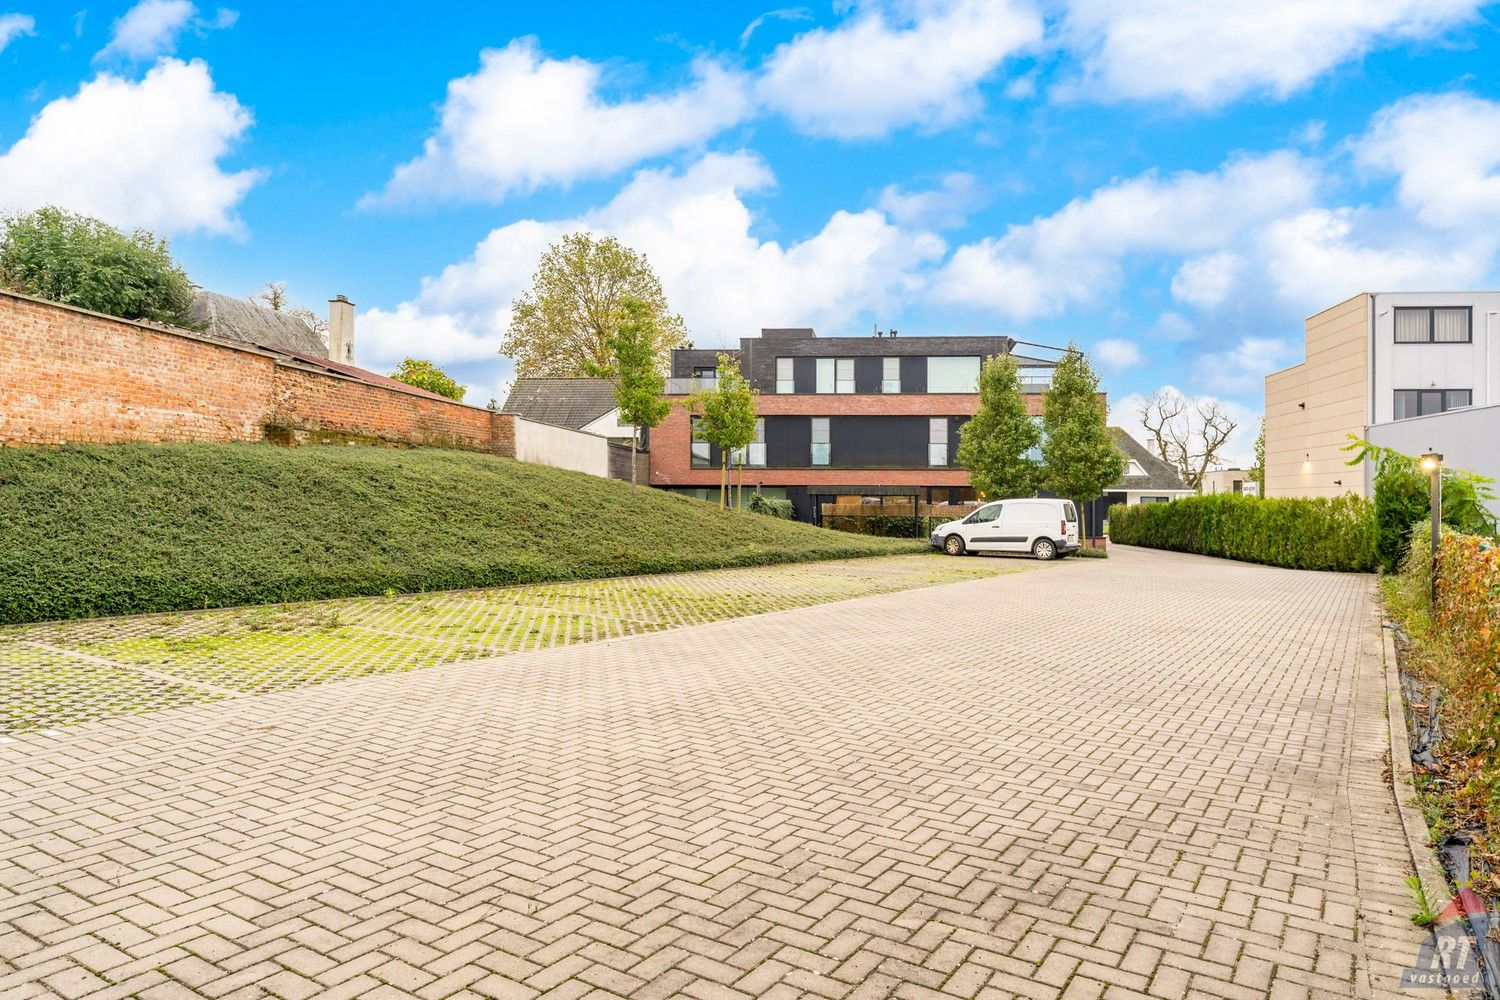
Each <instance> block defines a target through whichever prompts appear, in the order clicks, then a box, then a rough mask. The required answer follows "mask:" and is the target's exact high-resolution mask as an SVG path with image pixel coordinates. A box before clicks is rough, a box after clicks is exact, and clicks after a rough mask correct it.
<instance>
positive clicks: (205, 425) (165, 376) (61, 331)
mask: <svg viewBox="0 0 1500 1000" xmlns="http://www.w3.org/2000/svg"><path fill="white" fill-rule="evenodd" d="M274 368H275V362H274V361H273V360H272V358H271V357H270V356H269V355H267V354H264V353H260V352H256V351H250V350H237V349H235V348H232V347H220V346H217V345H215V344H212V343H209V342H207V341H204V340H199V339H195V338H193V337H190V336H183V335H178V334H171V333H165V332H161V331H158V330H156V329H153V328H152V327H149V326H147V325H145V324H141V323H129V322H125V321H123V320H118V319H112V318H110V317H107V316H99V315H96V314H94V313H89V312H85V311H83V310H79V309H69V308H66V307H63V306H58V305H55V304H53V303H49V302H41V301H38V300H36V299H30V298H26V297H24V296H17V295H12V294H10V293H7V292H3V291H0V446H3V445H23V444H66V443H70V442H72V443H97V444H111V443H116V442H122V441H148V442H159V441H253V440H257V439H258V438H259V437H260V436H261V423H262V421H263V419H264V417H265V406H266V399H267V397H268V396H269V394H270V388H271V378H272V371H273V369H274Z"/></svg>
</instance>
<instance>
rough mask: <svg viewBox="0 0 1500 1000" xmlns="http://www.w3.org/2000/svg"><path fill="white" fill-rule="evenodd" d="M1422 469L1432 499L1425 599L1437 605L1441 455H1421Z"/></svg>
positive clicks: (1441, 482)
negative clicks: (1428, 583) (1428, 582)
mask: <svg viewBox="0 0 1500 1000" xmlns="http://www.w3.org/2000/svg"><path fill="white" fill-rule="evenodd" d="M1422 471H1423V472H1425V473H1427V475H1428V476H1429V477H1431V480H1432V485H1431V490H1432V499H1431V503H1430V506H1431V507H1432V573H1431V576H1432V587H1431V592H1430V593H1429V594H1428V595H1427V599H1428V601H1429V602H1430V604H1431V606H1433V607H1436V606H1437V581H1438V545H1439V543H1440V542H1441V540H1442V537H1443V456H1442V455H1439V454H1438V453H1437V452H1435V451H1429V452H1428V453H1427V454H1425V455H1423V456H1422Z"/></svg>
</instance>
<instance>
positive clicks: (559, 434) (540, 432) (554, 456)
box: [515, 417, 609, 477]
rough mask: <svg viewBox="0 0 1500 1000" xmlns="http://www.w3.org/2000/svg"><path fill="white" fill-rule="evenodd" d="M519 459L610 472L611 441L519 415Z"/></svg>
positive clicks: (598, 473) (593, 472) (596, 472)
mask: <svg viewBox="0 0 1500 1000" xmlns="http://www.w3.org/2000/svg"><path fill="white" fill-rule="evenodd" d="M515 426H516V458H518V459H520V460H521V461H523V462H534V463H536V464H537V465H550V466H552V467H553V468H557V469H572V470H573V471H575V472H587V473H588V474H589V475H591V476H601V477H607V476H608V475H609V441H608V440H606V439H605V438H602V437H600V436H598V435H597V434H586V433H584V432H583V431H575V430H573V429H571V428H568V427H556V426H554V425H552V424H543V423H538V422H536V421H534V420H527V419H526V418H524V417H517V418H516V424H515Z"/></svg>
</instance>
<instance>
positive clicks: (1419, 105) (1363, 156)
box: [1355, 94, 1500, 229]
mask: <svg viewBox="0 0 1500 1000" xmlns="http://www.w3.org/2000/svg"><path fill="white" fill-rule="evenodd" d="M1355 154H1356V157H1357V159H1358V160H1359V162H1360V163H1362V164H1364V165H1366V166H1368V167H1373V168H1376V169H1380V170H1387V171H1390V172H1391V173H1394V174H1397V175H1399V178H1400V180H1399V182H1398V184H1397V189H1396V190H1397V197H1398V198H1399V200H1400V202H1401V204H1402V206H1403V207H1405V208H1406V209H1407V210H1409V211H1410V212H1412V213H1413V214H1414V215H1416V217H1417V218H1418V219H1420V220H1421V221H1422V222H1424V223H1426V224H1427V225H1429V226H1435V227H1438V228H1442V229H1465V228H1469V227H1473V226H1475V225H1482V224H1484V223H1485V222H1486V221H1488V222H1489V223H1491V224H1493V223H1495V222H1500V103H1497V102H1495V101H1486V100H1483V99H1482V98H1478V97H1473V96H1471V95H1468V94H1436V95H1433V94H1424V95H1419V96H1416V97H1409V98H1406V99H1405V100H1402V101H1398V102H1397V103H1395V104H1393V105H1391V106H1389V107H1387V108H1384V109H1382V110H1381V111H1380V112H1378V113H1377V114H1376V115H1375V117H1374V119H1373V120H1372V121H1371V124H1370V128H1369V131H1368V132H1367V133H1366V134H1365V136H1364V137H1363V138H1362V139H1360V140H1359V141H1358V142H1357V143H1356V144H1355Z"/></svg>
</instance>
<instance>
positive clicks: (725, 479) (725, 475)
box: [719, 451, 729, 510]
mask: <svg viewBox="0 0 1500 1000" xmlns="http://www.w3.org/2000/svg"><path fill="white" fill-rule="evenodd" d="M719 506H720V507H722V508H723V509H725V510H728V509H729V453H728V452H727V451H726V452H724V453H723V457H722V458H720V459H719Z"/></svg>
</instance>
